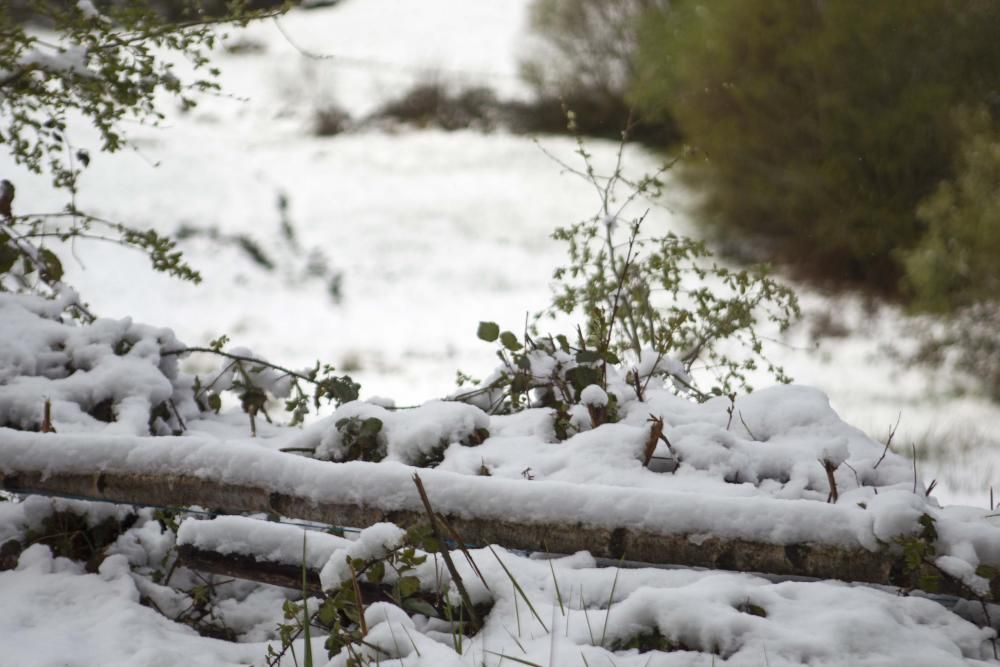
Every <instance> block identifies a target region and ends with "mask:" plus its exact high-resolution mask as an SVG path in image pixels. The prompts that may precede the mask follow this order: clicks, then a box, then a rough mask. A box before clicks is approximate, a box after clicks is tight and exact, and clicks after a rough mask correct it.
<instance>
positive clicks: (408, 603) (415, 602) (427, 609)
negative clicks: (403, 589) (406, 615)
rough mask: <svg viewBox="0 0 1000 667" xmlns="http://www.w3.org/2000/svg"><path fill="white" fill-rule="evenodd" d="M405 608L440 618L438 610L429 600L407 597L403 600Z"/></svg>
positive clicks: (429, 616)
mask: <svg viewBox="0 0 1000 667" xmlns="http://www.w3.org/2000/svg"><path fill="white" fill-rule="evenodd" d="M403 609H406V610H407V611H412V612H413V613H415V614H423V615H424V616H426V617H428V618H438V616H439V615H438V610H437V609H435V608H434V606H433V605H432V604H431V603H430V602H428V601H427V600H421V599H420V598H406V599H405V600H403Z"/></svg>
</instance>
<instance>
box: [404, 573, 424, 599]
mask: <svg viewBox="0 0 1000 667" xmlns="http://www.w3.org/2000/svg"><path fill="white" fill-rule="evenodd" d="M419 590H420V580H419V579H417V578H416V577H400V578H399V595H400V597H403V598H408V597H412V596H413V595H414V594H416V593H417V591H419Z"/></svg>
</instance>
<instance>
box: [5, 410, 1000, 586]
mask: <svg viewBox="0 0 1000 667" xmlns="http://www.w3.org/2000/svg"><path fill="white" fill-rule="evenodd" d="M157 440H161V441H159V442H158V441H157ZM171 440H172V442H169V443H168V442H162V439H155V438H119V439H114V440H113V441H110V442H109V441H108V440H105V441H103V442H102V443H101V446H100V447H97V446H95V445H94V444H93V438H92V437H91V438H90V439H89V442H88V439H86V438H73V437H72V436H56V435H53V434H44V435H43V434H27V433H19V432H12V431H7V430H5V429H0V474H2V478H0V488H2V489H3V490H5V491H9V492H15V493H40V494H44V495H52V496H65V497H73V498H83V499H88V500H97V501H107V502H115V503H127V504H134V505H145V506H157V507H191V506H199V507H202V508H207V509H209V510H211V511H213V512H216V513H219V514H241V513H266V514H270V515H275V516H281V517H289V518H294V519H300V520H306V521H314V522H319V523H323V524H328V525H333V526H347V527H356V528H363V527H367V526H370V525H372V524H375V523H378V522H383V521H388V522H392V523H395V524H397V525H400V526H403V527H407V526H412V525H414V524H418V523H422V522H424V521H426V515H425V513H424V511H423V510H422V507H421V503H420V499H419V497H418V494H417V493H416V490H415V488H414V486H413V484H412V480H411V477H412V475H413V473H414V472H415V469H413V468H409V467H406V466H402V465H398V464H387V463H379V464H365V463H349V464H331V463H326V462H320V461H314V460H310V459H304V458H301V457H296V456H293V455H290V454H283V453H280V452H275V451H271V450H265V449H262V448H257V447H251V446H239V445H227V444H224V443H216V442H211V443H206V442H199V441H194V440H192V439H185V438H177V439H171ZM91 450H92V451H91ZM420 474H421V477H422V478H423V480H424V484H425V486H426V487H427V491H428V495H429V496H430V500H431V502H432V503H433V504H434V508H435V510H436V511H437V512H438V513H439V514H441V515H442V516H443V517H444V518H445V520H446V521H447V522H448V523H449V524H450V525H451V526H452V527H453V529H454V530H455V531H457V533H458V534H459V535H461V536H462V539H463V540H465V541H466V543H467V544H469V545H488V544H498V545H501V546H504V547H506V548H511V549H520V550H526V551H543V552H549V553H575V552H577V551H589V552H590V553H591V554H593V555H594V556H595V557H597V558H609V559H615V560H618V559H628V560H631V561H640V562H644V563H650V564H671V565H680V566H686V567H703V568H709V569H720V570H734V571H740V572H759V573H764V574H769V575H778V576H795V577H808V578H815V579H840V580H843V581H853V582H863V583H871V584H882V585H887V586H898V587H902V588H919V587H920V583H921V580H922V579H921V578H922V577H923V576H924V575H926V574H928V571H927V570H926V569H925V570H913V569H908V568H907V567H906V563H905V560H904V558H903V555H902V553H901V551H900V549H898V547H896V546H895V545H888V544H879V543H878V542H877V540H875V539H874V538H871V539H867V538H866V534H865V533H864V532H863V531H861V530H859V529H858V528H857V525H856V524H857V523H858V521H857V519H858V517H859V516H861V515H858V514H857V513H858V512H863V510H859V509H857V508H853V507H843V506H838V505H831V504H825V503H818V502H814V501H788V500H774V499H769V498H701V497H696V496H693V495H692V494H680V493H667V492H650V491H645V490H630V489H621V488H617V487H596V488H595V487H588V486H585V485H573V484H564V483H558V482H545V481H536V482H528V481H521V480H509V479H499V478H490V477H472V476H468V475H458V474H453V473H446V472H440V471H433V470H421V471H420ZM592 496H596V499H595V498H594V497H592ZM570 508H573V509H572V510H571V509H570ZM726 512H729V513H730V514H736V515H737V517H736V518H737V519H738V520H733V517H732V516H728V515H726ZM760 513H764V516H763V517H761V516H759V514H760ZM800 515H801V516H800ZM720 516H724V517H726V520H725V521H721V520H719V518H718V517H720ZM803 516H807V517H808V518H809V519H810V520H811V521H812V522H813V523H811V524H804V523H803V522H802V517H803ZM744 517H745V518H744ZM790 517H791V519H794V520H795V521H794V522H793V523H792V524H791V525H793V526H796V528H795V530H786V529H784V528H783V529H782V532H780V533H779V532H772V533H771V534H769V535H767V536H766V538H767V539H748V538H747V537H745V536H744V533H748V532H749V533H755V532H756V533H759V532H760V528H759V526H761V525H768V522H773V523H774V524H775V525H777V526H782V522H783V521H786V520H790ZM796 517H797V519H796ZM990 565H993V564H992V563H991V564H990ZM928 567H929V566H928ZM933 573H934V574H938V573H937V572H936V571H935V572H933ZM990 584H991V592H992V597H993V599H1000V596H998V594H1000V577H996V578H993V579H992V580H991V582H990ZM939 591H940V592H946V593H950V594H954V595H960V596H970V595H969V591H968V590H967V589H966V588H965V587H964V586H963V585H962V584H960V583H958V582H957V581H953V580H951V579H948V578H945V579H942V580H941V586H940V588H939Z"/></svg>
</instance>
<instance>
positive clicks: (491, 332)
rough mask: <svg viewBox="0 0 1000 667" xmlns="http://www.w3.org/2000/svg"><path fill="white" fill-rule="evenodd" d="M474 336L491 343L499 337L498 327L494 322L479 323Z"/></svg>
mask: <svg viewBox="0 0 1000 667" xmlns="http://www.w3.org/2000/svg"><path fill="white" fill-rule="evenodd" d="M476 335H477V336H479V339H480V340H485V341H486V342H487V343H492V342H493V341H495V340H496V339H497V338H499V337H500V326H499V325H498V324H497V323H496V322H480V323H479V329H477V330H476Z"/></svg>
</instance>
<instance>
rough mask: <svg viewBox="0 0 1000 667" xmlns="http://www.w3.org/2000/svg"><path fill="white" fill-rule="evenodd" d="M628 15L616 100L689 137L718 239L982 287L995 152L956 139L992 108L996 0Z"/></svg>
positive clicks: (880, 275)
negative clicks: (620, 97)
mask: <svg viewBox="0 0 1000 667" xmlns="http://www.w3.org/2000/svg"><path fill="white" fill-rule="evenodd" d="M636 1H638V0H636ZM553 2H554V0H553ZM542 4H546V3H545V2H540V3H539V5H542ZM556 4H558V3H556ZM583 4H589V3H583ZM619 4H623V5H630V4H631V3H630V2H625V3H619ZM652 4H654V5H655V4H657V3H652ZM641 16H642V20H641V27H640V30H639V32H638V42H637V43H638V52H637V56H636V59H635V61H634V68H635V74H634V81H633V83H632V85H631V86H630V88H629V92H630V99H631V100H633V101H634V102H636V103H637V104H638V106H639V108H640V110H641V111H642V113H643V115H644V117H646V118H648V119H674V120H675V121H676V123H677V124H678V126H679V128H680V130H681V133H682V135H683V137H684V139H685V141H686V142H687V143H689V144H690V145H692V146H693V147H694V148H695V149H697V150H699V151H700V154H701V155H702V156H703V157H704V159H703V160H699V161H698V164H695V165H692V167H691V168H690V169H688V177H689V179H690V182H691V183H692V184H693V185H695V186H696V188H697V190H698V191H699V192H700V193H701V194H703V195H704V196H703V199H702V202H703V205H702V213H703V214H704V217H705V219H707V220H710V221H712V222H714V223H716V224H717V225H718V227H717V229H718V230H719V231H720V232H721V233H722V234H723V235H725V236H728V237H732V232H734V231H735V232H738V233H739V234H738V235H737V238H738V239H739V241H738V242H736V243H733V244H731V246H732V247H735V248H738V249H740V250H742V251H744V252H745V253H747V254H751V255H755V258H759V257H760V255H761V254H765V255H766V256H769V257H775V258H778V259H780V260H783V261H784V262H785V263H787V264H789V265H791V266H793V267H795V268H797V269H798V271H799V273H800V274H802V275H803V276H805V277H810V278H813V279H815V280H817V281H818V282H822V283H834V284H838V285H851V284H853V285H858V286H864V287H866V288H867V289H869V290H873V291H875V292H879V293H883V294H887V295H894V296H898V295H902V294H910V295H913V297H914V298H915V303H916V304H918V305H919V306H924V307H933V308H935V309H938V310H940V309H945V308H946V306H945V305H944V302H945V301H947V300H949V299H952V298H953V297H956V296H957V295H958V294H959V293H960V292H964V295H963V296H962V299H965V298H970V299H972V298H976V292H977V291H983V290H982V289H981V288H980V286H974V285H973V284H974V283H975V282H976V280H975V279H973V278H972V275H973V273H974V272H976V271H979V270H981V269H982V268H983V266H984V264H988V263H989V261H990V260H989V257H992V258H995V257H996V256H997V255H996V247H997V246H996V236H997V233H998V232H997V231H996V227H997V218H996V210H997V206H998V204H997V203H996V200H995V197H994V200H993V201H992V202H989V203H988V202H987V200H986V197H987V195H988V194H989V193H990V187H989V185H988V181H989V178H990V177H991V175H992V176H993V178H994V179H995V174H996V171H997V166H996V164H995V162H994V164H993V166H990V165H989V164H988V162H989V159H988V156H987V155H986V153H987V152H989V151H985V150H980V149H972V148H967V149H965V150H962V149H961V148H960V146H961V145H963V143H962V142H963V141H964V145H966V146H973V145H975V144H976V142H978V141H980V140H981V138H982V137H984V136H986V134H988V133H991V132H993V130H992V128H993V127H994V126H995V123H996V119H997V117H998V111H1000V85H998V75H997V73H998V72H1000V39H998V37H997V27H998V26H1000V2H996V1H994V0H907V1H906V2H867V1H863V0H840V1H837V2H820V1H813V2H786V1H784V0H714V1H713V2H711V3H708V2H697V1H696V0H675V1H674V2H672V3H670V6H669V7H667V8H663V7H659V6H654V7H652V8H651V9H650V10H647V11H644V12H643V13H642V15H641ZM959 107H969V108H976V109H978V110H979V111H978V112H977V115H976V116H975V118H976V119H977V120H976V121H975V123H974V125H975V127H972V126H970V123H972V120H969V119H967V120H966V121H963V122H964V125H963V124H961V123H960V124H959V125H956V123H955V122H954V121H953V111H954V110H955V109H957V108H959ZM991 136H995V135H991ZM963 137H964V139H963ZM942 183H945V185H942ZM993 183H994V186H993V187H994V189H993V190H992V192H994V193H995V191H996V190H995V183H996V181H995V180H994V182H993ZM744 239H749V240H750V241H751V242H750V243H748V242H746V241H745V240H744ZM754 240H756V241H758V242H757V243H753V242H752V241H754ZM956 244H957V245H956ZM991 244H992V245H991ZM958 247H961V248H962V253H964V254H963V255H962V262H964V263H963V264H961V265H956V263H955V259H956V254H955V250H956V248H958ZM748 249H751V250H748ZM949 265H950V266H949ZM992 275H993V276H995V275H996V273H995V271H994V273H993V274H992ZM904 277H909V278H910V283H911V285H910V289H909V290H905V288H903V287H902V286H903V284H904V283H903V282H902V279H903V278H904ZM994 280H995V278H994ZM939 281H944V282H939ZM991 284H992V285H993V286H994V287H993V288H994V290H995V282H994V283H991ZM982 287H985V285H984V286H982ZM987 289H988V288H987Z"/></svg>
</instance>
